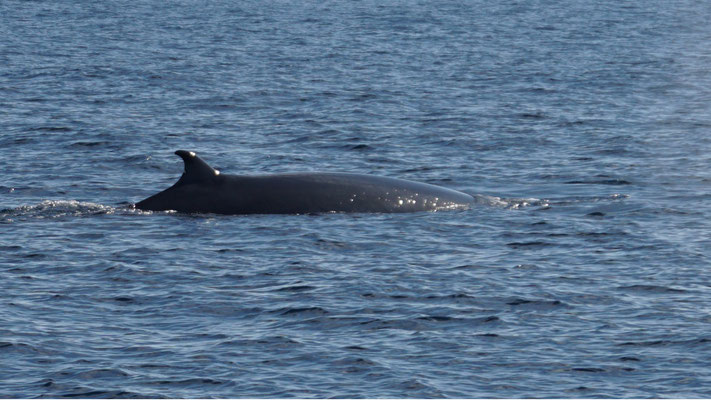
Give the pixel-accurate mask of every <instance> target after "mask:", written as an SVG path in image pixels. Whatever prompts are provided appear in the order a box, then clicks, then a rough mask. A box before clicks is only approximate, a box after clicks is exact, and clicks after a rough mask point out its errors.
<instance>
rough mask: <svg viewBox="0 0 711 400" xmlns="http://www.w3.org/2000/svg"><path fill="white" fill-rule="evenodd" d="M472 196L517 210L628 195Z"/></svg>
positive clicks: (606, 199) (475, 198)
mask: <svg viewBox="0 0 711 400" xmlns="http://www.w3.org/2000/svg"><path fill="white" fill-rule="evenodd" d="M470 194H471V193H470ZM471 195H472V196H473V197H474V203H476V204H481V205H485V206H490V207H499V208H506V209H510V210H517V209H522V208H527V207H540V208H543V209H547V208H549V207H555V206H566V205H571V204H580V203H583V204H584V203H598V202H609V201H617V200H624V199H627V198H629V197H630V196H629V195H627V194H621V193H615V194H611V195H609V196H591V197H562V198H551V199H537V198H534V197H529V198H517V197H512V198H505V197H497V196H490V195H484V194H471Z"/></svg>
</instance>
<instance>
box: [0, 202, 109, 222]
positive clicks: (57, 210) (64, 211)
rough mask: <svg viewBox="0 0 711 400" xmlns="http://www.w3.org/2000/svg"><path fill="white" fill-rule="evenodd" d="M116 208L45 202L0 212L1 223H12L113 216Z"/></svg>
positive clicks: (79, 203) (89, 204) (82, 203)
mask: <svg viewBox="0 0 711 400" xmlns="http://www.w3.org/2000/svg"><path fill="white" fill-rule="evenodd" d="M114 212H116V208H114V207H111V206H106V205H103V204H96V203H89V202H82V201H77V200H45V201H43V202H41V203H39V204H36V205H32V206H20V207H15V208H6V209H3V210H0V222H3V223H10V222H13V220H14V219H17V218H19V219H28V218H36V219H44V218H61V217H66V216H74V217H81V216H89V215H104V214H113V213H114Z"/></svg>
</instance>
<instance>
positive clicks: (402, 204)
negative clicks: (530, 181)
mask: <svg viewBox="0 0 711 400" xmlns="http://www.w3.org/2000/svg"><path fill="white" fill-rule="evenodd" d="M175 154H176V155H178V156H179V157H180V158H182V160H183V163H184V171H183V174H182V175H181V177H180V178H179V179H178V181H177V182H176V183H175V184H174V185H173V186H171V187H169V188H167V189H165V190H163V191H162V192H159V193H157V194H155V195H153V196H150V197H148V198H147V199H145V200H142V201H139V202H138V203H135V204H134V207H135V208H137V209H139V210H143V211H177V212H180V213H191V214H195V213H210V214H227V215H243V214H321V213H406V212H418V211H443V210H462V209H467V208H470V207H471V205H472V203H473V202H474V198H473V197H472V196H470V195H469V194H466V193H463V192H460V191H457V190H453V189H448V188H444V187H441V186H436V185H431V184H427V183H420V182H414V181H409V180H404V179H397V178H390V177H383V176H374V175H365V174H356V173H345V172H300V173H299V172H297V173H283V174H268V175H228V174H222V173H220V171H218V170H216V169H214V168H212V167H211V166H210V165H208V164H207V163H206V162H205V161H203V160H202V159H201V158H200V157H198V156H197V154H195V152H192V151H187V150H178V151H176V152H175Z"/></svg>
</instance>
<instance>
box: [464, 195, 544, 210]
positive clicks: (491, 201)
mask: <svg viewBox="0 0 711 400" xmlns="http://www.w3.org/2000/svg"><path fill="white" fill-rule="evenodd" d="M472 196H473V197H474V203H476V204H482V205H485V206H491V207H500V208H507V209H512V210H515V209H519V208H524V207H530V206H533V207H548V206H549V203H548V200H542V199H536V198H510V199H507V198H503V197H496V196H489V195H485V194H474V195H472Z"/></svg>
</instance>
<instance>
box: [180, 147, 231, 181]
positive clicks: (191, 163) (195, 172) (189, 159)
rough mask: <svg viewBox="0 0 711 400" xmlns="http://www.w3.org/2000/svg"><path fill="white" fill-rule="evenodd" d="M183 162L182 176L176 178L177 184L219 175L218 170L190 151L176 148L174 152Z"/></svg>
mask: <svg viewBox="0 0 711 400" xmlns="http://www.w3.org/2000/svg"><path fill="white" fill-rule="evenodd" d="M175 154H177V155H178V156H180V158H182V159H183V163H185V170H184V171H183V176H181V177H180V180H178V183H177V185H185V184H189V183H196V182H202V181H206V180H210V179H213V178H215V177H216V176H217V175H220V171H218V170H216V169H214V168H212V167H211V166H209V165H208V164H207V163H206V162H205V161H203V160H202V159H201V158H200V157H198V156H197V155H196V154H195V153H194V152H192V151H186V150H178V151H176V152H175Z"/></svg>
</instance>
